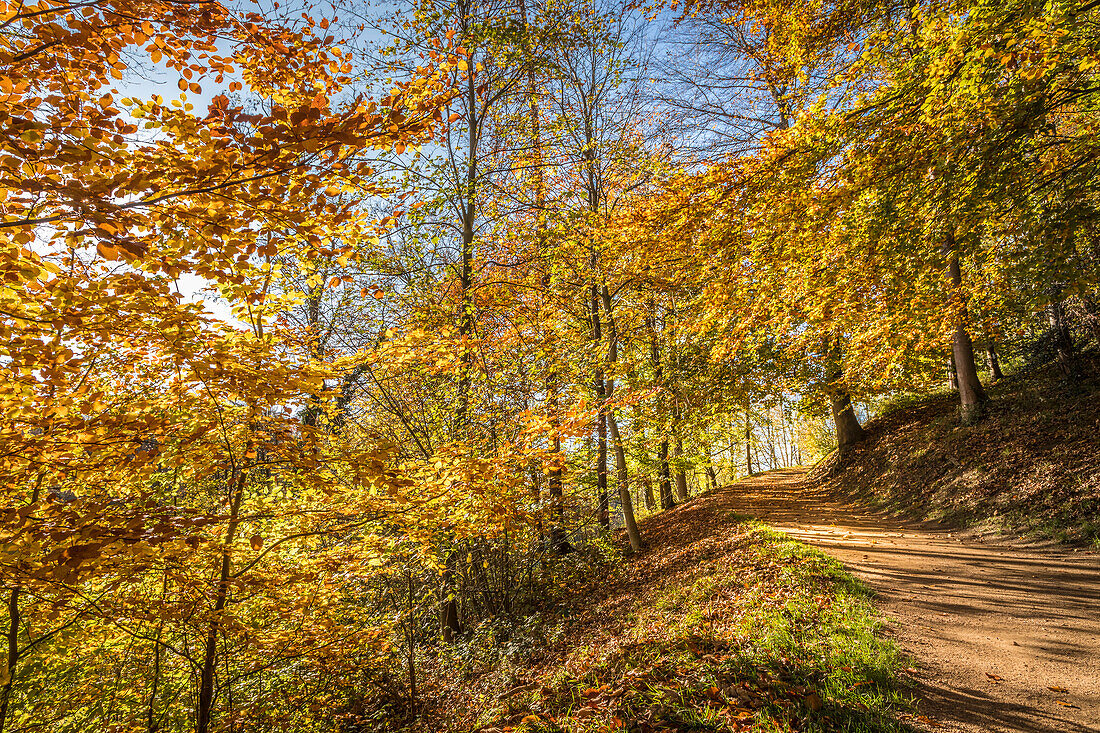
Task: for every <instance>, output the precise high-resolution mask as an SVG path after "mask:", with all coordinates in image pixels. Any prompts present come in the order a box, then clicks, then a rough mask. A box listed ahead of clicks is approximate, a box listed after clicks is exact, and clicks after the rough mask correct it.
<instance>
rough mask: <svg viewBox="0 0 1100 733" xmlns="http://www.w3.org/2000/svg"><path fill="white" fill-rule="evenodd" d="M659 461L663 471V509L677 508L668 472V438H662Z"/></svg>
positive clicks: (661, 488) (661, 489) (661, 490)
mask: <svg viewBox="0 0 1100 733" xmlns="http://www.w3.org/2000/svg"><path fill="white" fill-rule="evenodd" d="M657 461H658V463H659V465H660V471H661V483H660V494H661V508H662V509H671V508H672V507H674V506H676V502H675V501H674V500H673V498H672V478H671V477H670V475H669V470H668V438H661V446H660V448H659V450H658V452H657Z"/></svg>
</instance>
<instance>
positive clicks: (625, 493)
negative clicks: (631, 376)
mask: <svg viewBox="0 0 1100 733" xmlns="http://www.w3.org/2000/svg"><path fill="white" fill-rule="evenodd" d="M607 425H608V427H609V428H611V442H612V445H613V446H614V449H615V474H616V478H617V479H618V482H619V502H620V503H621V504H622V509H623V524H625V525H626V536H627V537H628V538H629V539H630V548H631V549H632V550H634V551H635V552H641V550H642V536H641V534H639V532H638V523H637V521H635V519H634V502H633V500H632V498H631V496H630V480H629V477H628V476H627V473H626V451H624V450H623V440H622V436H621V435H619V425H618V423H617V422H616V421H615V412H614V411H613V410H608V411H607Z"/></svg>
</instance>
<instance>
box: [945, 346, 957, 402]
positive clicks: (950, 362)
mask: <svg viewBox="0 0 1100 733" xmlns="http://www.w3.org/2000/svg"><path fill="white" fill-rule="evenodd" d="M947 386H948V387H950V388H951V391H952V392H958V391H959V371H958V368H957V367H956V366H955V350H954V347H952V349H951V354H950V355H949V356H948V357H947Z"/></svg>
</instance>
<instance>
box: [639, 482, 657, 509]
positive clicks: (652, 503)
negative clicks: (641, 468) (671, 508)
mask: <svg viewBox="0 0 1100 733" xmlns="http://www.w3.org/2000/svg"><path fill="white" fill-rule="evenodd" d="M642 487H643V488H644V490H645V508H646V509H647V510H649V511H653V510H654V509H656V508H657V499H656V498H655V497H654V496H653V482H652V481H650V480H649V476H646V475H643V476H642Z"/></svg>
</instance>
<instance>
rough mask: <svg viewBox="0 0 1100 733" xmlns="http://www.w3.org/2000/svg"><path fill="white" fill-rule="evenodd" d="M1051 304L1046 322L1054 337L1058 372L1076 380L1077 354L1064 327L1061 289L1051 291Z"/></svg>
mask: <svg viewBox="0 0 1100 733" xmlns="http://www.w3.org/2000/svg"><path fill="white" fill-rule="evenodd" d="M1050 295H1051V302H1050V305H1048V306H1047V320H1048V322H1049V323H1050V332H1051V335H1052V336H1053V337H1054V353H1055V357H1056V360H1057V363H1058V370H1059V371H1060V372H1062V376H1063V377H1066V378H1067V379H1077V376H1078V373H1077V372H1078V370H1077V354H1076V349H1075V348H1074V345H1073V337H1072V336H1071V335H1070V333H1069V328H1068V327H1067V326H1066V318H1065V309H1064V308H1063V307H1062V301H1061V297H1062V293H1061V288H1052V289H1051V293H1050Z"/></svg>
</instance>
